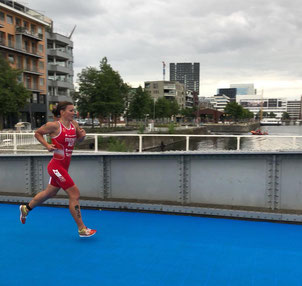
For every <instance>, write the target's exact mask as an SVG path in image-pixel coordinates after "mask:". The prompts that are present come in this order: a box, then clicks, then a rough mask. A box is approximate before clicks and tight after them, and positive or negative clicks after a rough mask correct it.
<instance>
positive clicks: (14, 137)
mask: <svg viewBox="0 0 302 286" xmlns="http://www.w3.org/2000/svg"><path fill="white" fill-rule="evenodd" d="M2 135H7V136H12V138H11V139H6V140H8V141H9V143H11V144H7V145H6V146H13V149H12V150H13V151H15V152H16V151H21V150H22V151H24V149H20V148H18V145H24V143H23V144H18V140H17V139H18V138H17V137H18V136H22V135H27V136H28V135H32V136H34V133H33V132H28V133H19V132H7V133H0V136H2ZM86 136H89V137H94V151H81V152H99V150H98V137H138V140H139V148H138V152H140V153H142V152H143V138H144V137H183V138H184V139H185V141H186V152H188V151H190V147H189V146H190V138H198V137H201V138H202V137H203V138H217V137H218V138H237V148H236V150H237V151H240V143H241V138H257V137H261V138H264V137H263V136H261V135H228V134H211V135H210V134H200V135H199V134H190V135H189V134H129V133H88V134H87V135H86ZM0 138H1V137H0ZM33 138H34V137H33ZM265 138H292V139H293V140H292V146H293V147H294V148H296V146H297V145H296V142H297V138H302V135H265ZM4 140H5V139H4ZM10 140H11V141H10ZM2 141H3V140H2ZM0 143H1V140H0ZM0 150H2V151H3V150H5V151H8V150H11V149H0ZM26 151H34V152H36V151H39V152H41V151H43V150H30V149H27V150H26Z"/></svg>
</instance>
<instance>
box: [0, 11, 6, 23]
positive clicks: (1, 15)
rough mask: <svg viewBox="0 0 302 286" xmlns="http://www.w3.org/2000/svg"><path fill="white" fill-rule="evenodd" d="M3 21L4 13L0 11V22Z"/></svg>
mask: <svg viewBox="0 0 302 286" xmlns="http://www.w3.org/2000/svg"><path fill="white" fill-rule="evenodd" d="M4 19H5V17H4V13H3V12H1V11H0V21H1V22H4Z"/></svg>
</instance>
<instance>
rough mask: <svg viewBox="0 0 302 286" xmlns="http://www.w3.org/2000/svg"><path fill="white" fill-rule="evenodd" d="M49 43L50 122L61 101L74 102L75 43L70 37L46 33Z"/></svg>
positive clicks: (48, 101) (48, 104) (48, 84)
mask: <svg viewBox="0 0 302 286" xmlns="http://www.w3.org/2000/svg"><path fill="white" fill-rule="evenodd" d="M46 41H47V50H46V54H47V71H48V76H47V86H48V89H47V92H48V96H47V106H48V120H51V118H52V113H51V111H52V108H53V106H54V105H56V104H57V103H58V102H59V101H71V102H72V101H73V100H72V97H71V95H72V92H73V91H74V86H73V42H72V41H71V39H70V37H66V36H64V35H61V34H58V33H54V32H53V28H51V29H50V30H49V31H48V32H46Z"/></svg>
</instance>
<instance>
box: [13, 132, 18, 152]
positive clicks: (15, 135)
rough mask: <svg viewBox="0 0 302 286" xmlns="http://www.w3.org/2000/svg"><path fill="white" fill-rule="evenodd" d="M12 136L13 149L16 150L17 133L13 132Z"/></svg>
mask: <svg viewBox="0 0 302 286" xmlns="http://www.w3.org/2000/svg"><path fill="white" fill-rule="evenodd" d="M13 138H14V151H17V134H16V133H14V134H13Z"/></svg>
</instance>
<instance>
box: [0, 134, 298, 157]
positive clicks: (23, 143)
mask: <svg viewBox="0 0 302 286" xmlns="http://www.w3.org/2000/svg"><path fill="white" fill-rule="evenodd" d="M86 137H87V138H89V139H90V141H92V144H90V148H88V149H83V150H75V152H92V153H97V152H100V151H101V152H103V151H104V150H99V138H101V137H102V138H108V137H135V138H136V146H137V148H135V149H134V151H133V152H139V153H142V152H144V151H146V149H145V148H144V146H143V141H144V139H146V138H148V137H149V138H150V137H163V138H164V137H165V138H167V137H168V138H179V140H181V141H184V142H185V147H184V150H182V151H186V152H188V151H192V150H190V142H191V141H192V140H193V139H195V140H196V139H198V138H207V139H209V138H212V139H214V138H229V139H230V138H232V139H235V140H236V146H235V148H234V150H237V151H242V150H243V148H242V142H243V140H246V139H248V140H253V141H254V142H256V143H257V144H254V147H253V149H252V150H253V151H255V150H257V145H258V146H259V145H261V144H262V145H263V144H264V142H265V148H266V149H265V150H276V148H274V147H275V143H274V139H278V140H279V141H280V140H284V139H286V140H287V141H286V144H283V146H282V144H281V146H280V147H279V148H278V150H302V136H298V135H297V136H289V135H286V136H283V135H265V136H261V135H220V134H215V135H191V134H190V135H189V134H129V133H127V134H123V133H118V134H117V133H114V134H110V133H89V134H87V136H86ZM45 138H46V137H45ZM152 147H153V148H156V147H160V145H159V144H158V145H157V146H152ZM0 151H14V152H16V151H28V152H44V151H45V152H46V150H45V148H44V147H43V146H42V145H41V144H40V143H39V142H38V141H37V139H36V138H35V137H34V133H0ZM213 151H215V150H213ZM219 151H221V150H219Z"/></svg>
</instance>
